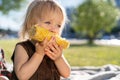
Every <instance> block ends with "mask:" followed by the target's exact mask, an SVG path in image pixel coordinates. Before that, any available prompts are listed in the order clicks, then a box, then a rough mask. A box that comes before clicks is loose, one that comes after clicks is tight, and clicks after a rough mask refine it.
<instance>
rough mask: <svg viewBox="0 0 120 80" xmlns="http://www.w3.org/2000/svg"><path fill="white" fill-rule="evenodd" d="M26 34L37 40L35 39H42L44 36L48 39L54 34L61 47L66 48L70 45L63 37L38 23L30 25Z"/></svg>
mask: <svg viewBox="0 0 120 80" xmlns="http://www.w3.org/2000/svg"><path fill="white" fill-rule="evenodd" d="M28 34H29V37H30V38H31V39H33V40H37V41H43V40H44V39H45V38H47V40H50V38H51V37H52V36H55V37H56V43H57V44H58V45H60V46H61V47H63V49H66V48H68V47H69V45H70V43H69V42H68V41H67V40H66V39H65V38H61V37H60V36H58V35H56V34H54V33H52V32H50V31H49V30H47V29H45V28H43V27H40V26H38V25H34V26H33V27H31V29H30V31H29V33H28Z"/></svg>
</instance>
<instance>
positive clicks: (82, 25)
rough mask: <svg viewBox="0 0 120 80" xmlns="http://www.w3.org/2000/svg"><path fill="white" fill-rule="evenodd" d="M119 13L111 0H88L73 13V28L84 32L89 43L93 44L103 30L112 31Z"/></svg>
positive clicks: (78, 31)
mask: <svg viewBox="0 0 120 80" xmlns="http://www.w3.org/2000/svg"><path fill="white" fill-rule="evenodd" d="M112 1H113V0H112ZM118 13H119V11H118V9H117V8H116V7H115V5H113V3H112V2H110V0H86V1H85V2H84V3H83V4H81V5H79V6H78V7H77V8H76V12H75V14H73V21H72V28H73V29H74V30H75V31H76V32H77V33H80V32H82V33H84V34H85V35H86V36H87V38H88V43H89V44H93V41H94V39H95V38H96V37H97V35H99V32H100V31H101V30H102V31H107V32H110V31H111V30H112V28H113V27H115V25H116V23H117V19H118Z"/></svg>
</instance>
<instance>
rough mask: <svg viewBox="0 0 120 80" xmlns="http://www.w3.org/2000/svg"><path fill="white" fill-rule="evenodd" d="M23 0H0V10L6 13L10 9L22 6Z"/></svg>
mask: <svg viewBox="0 0 120 80" xmlns="http://www.w3.org/2000/svg"><path fill="white" fill-rule="evenodd" d="M23 1H25V0H0V11H1V12H2V13H3V14H6V13H8V12H9V11H10V10H17V9H19V8H20V7H21V6H22V4H21V2H23Z"/></svg>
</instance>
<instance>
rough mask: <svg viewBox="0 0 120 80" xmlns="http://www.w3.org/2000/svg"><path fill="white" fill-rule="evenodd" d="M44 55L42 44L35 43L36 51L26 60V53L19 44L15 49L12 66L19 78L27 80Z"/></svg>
mask: <svg viewBox="0 0 120 80" xmlns="http://www.w3.org/2000/svg"><path fill="white" fill-rule="evenodd" d="M43 57H44V48H43V45H41V44H39V43H37V44H36V52H35V53H34V54H33V56H32V57H31V58H30V59H29V60H28V58H29V57H28V55H27V52H26V51H25V49H24V48H23V47H22V46H21V45H17V47H16V50H15V58H14V67H15V72H16V75H17V77H18V79H19V80H28V79H29V78H30V77H31V76H32V75H33V74H34V72H35V71H36V70H37V68H38V67H39V65H40V63H41V62H42V60H43Z"/></svg>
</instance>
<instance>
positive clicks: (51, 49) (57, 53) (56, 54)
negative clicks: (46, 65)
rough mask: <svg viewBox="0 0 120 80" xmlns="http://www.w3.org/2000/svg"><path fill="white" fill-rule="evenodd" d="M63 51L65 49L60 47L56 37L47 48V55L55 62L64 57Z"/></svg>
mask: <svg viewBox="0 0 120 80" xmlns="http://www.w3.org/2000/svg"><path fill="white" fill-rule="evenodd" d="M62 51H63V49H62V47H61V46H58V44H57V43H56V38H55V37H52V38H51V39H50V41H49V42H48V44H47V46H46V48H45V54H46V55H47V56H48V57H49V58H51V59H52V60H54V61H56V60H57V59H59V58H60V57H61V56H62Z"/></svg>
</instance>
